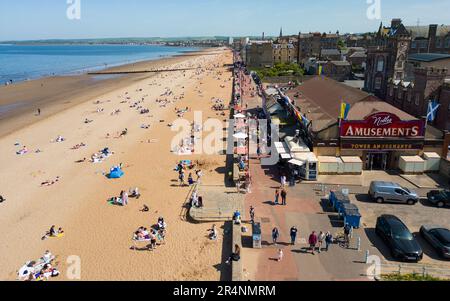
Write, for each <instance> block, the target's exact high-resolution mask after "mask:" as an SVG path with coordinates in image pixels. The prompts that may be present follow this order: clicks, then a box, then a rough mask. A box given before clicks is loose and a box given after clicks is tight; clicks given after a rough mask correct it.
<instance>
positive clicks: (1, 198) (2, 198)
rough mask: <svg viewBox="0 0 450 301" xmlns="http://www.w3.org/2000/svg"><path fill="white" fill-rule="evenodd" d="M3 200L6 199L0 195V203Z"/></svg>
mask: <svg viewBox="0 0 450 301" xmlns="http://www.w3.org/2000/svg"><path fill="white" fill-rule="evenodd" d="M5 201H6V199H5V198H4V197H3V196H2V195H0V203H3V202H5Z"/></svg>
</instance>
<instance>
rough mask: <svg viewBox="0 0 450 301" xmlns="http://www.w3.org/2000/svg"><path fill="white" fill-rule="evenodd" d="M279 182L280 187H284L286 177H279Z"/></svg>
mask: <svg viewBox="0 0 450 301" xmlns="http://www.w3.org/2000/svg"><path fill="white" fill-rule="evenodd" d="M280 182H281V187H285V186H286V176H285V175H282V176H281V179H280Z"/></svg>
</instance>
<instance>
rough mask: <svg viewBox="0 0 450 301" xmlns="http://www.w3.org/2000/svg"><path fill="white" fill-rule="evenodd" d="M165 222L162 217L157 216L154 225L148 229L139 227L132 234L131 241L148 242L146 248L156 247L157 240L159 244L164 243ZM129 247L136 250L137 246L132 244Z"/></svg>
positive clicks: (153, 248) (152, 248)
mask: <svg viewBox="0 0 450 301" xmlns="http://www.w3.org/2000/svg"><path fill="white" fill-rule="evenodd" d="M166 231H167V224H166V222H165V220H164V218H163V217H159V218H158V222H157V224H156V225H154V226H152V227H151V228H150V229H147V228H146V227H144V226H141V227H139V228H138V229H137V230H136V231H135V232H134V234H133V239H132V240H133V242H134V243H136V242H150V244H149V245H147V247H146V248H147V249H148V250H155V249H156V247H157V242H159V244H164V243H165V238H166V233H167V232H166ZM131 249H133V250H136V249H137V246H136V244H134V245H133V246H132V247H131Z"/></svg>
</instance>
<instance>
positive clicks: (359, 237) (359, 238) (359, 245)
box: [356, 236, 361, 252]
mask: <svg viewBox="0 0 450 301" xmlns="http://www.w3.org/2000/svg"><path fill="white" fill-rule="evenodd" d="M356 248H357V249H358V252H361V236H358V240H357V245H356Z"/></svg>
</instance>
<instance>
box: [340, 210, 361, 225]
mask: <svg viewBox="0 0 450 301" xmlns="http://www.w3.org/2000/svg"><path fill="white" fill-rule="evenodd" d="M355 207H356V206H355ZM343 214H344V225H345V224H349V225H350V226H352V227H353V228H355V229H358V228H359V227H360V226H361V214H360V213H359V210H358V208H357V207H356V209H355V208H352V207H346V208H345V209H344V212H343Z"/></svg>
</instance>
